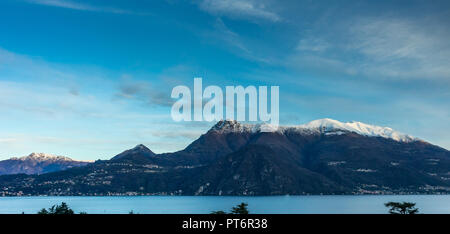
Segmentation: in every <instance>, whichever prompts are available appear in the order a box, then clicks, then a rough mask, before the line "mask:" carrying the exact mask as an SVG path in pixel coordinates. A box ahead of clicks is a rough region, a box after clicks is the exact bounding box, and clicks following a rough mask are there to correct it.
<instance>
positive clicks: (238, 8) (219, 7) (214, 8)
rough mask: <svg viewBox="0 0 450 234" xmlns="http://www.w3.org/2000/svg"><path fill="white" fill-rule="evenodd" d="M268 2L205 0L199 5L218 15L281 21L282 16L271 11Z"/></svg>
mask: <svg viewBox="0 0 450 234" xmlns="http://www.w3.org/2000/svg"><path fill="white" fill-rule="evenodd" d="M267 4H268V3H267V1H253V0H203V1H201V2H200V4H199V6H200V9H202V10H204V11H206V12H209V13H210V14H213V15H217V16H229V17H233V18H243V19H250V20H255V19H257V20H268V21H272V22H277V21H280V20H281V17H280V16H279V15H278V14H276V13H275V12H273V11H271V10H270V9H269V7H268V6H267Z"/></svg>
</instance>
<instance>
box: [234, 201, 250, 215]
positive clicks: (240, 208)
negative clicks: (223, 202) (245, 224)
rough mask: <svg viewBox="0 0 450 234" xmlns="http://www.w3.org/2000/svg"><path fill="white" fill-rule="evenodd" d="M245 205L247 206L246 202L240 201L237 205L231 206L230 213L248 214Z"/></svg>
mask: <svg viewBox="0 0 450 234" xmlns="http://www.w3.org/2000/svg"><path fill="white" fill-rule="evenodd" d="M247 206H248V204H247V203H244V202H242V203H241V204H239V205H237V206H235V207H233V208H232V209H231V213H232V214H248V213H249V211H248V209H247Z"/></svg>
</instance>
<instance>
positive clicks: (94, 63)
mask: <svg viewBox="0 0 450 234" xmlns="http://www.w3.org/2000/svg"><path fill="white" fill-rule="evenodd" d="M449 24H450V3H449V2H448V1H432V2H431V1H325V0H324V1H275V0H259V1H256V0H214V1H213V0H199V1H178V0H165V1H163V0H161V1H137V0H132V1H130V0H127V1H124V0H111V1H98V0H96V1H88V0H16V1H13V0H3V1H1V2H0V113H2V114H1V115H0V159H6V158H9V157H12V156H22V155H27V154H29V153H31V152H45V153H52V154H58V155H66V156H69V157H73V158H77V159H107V158H110V157H112V156H113V155H115V154H117V153H119V152H121V151H123V150H125V149H127V148H131V147H133V146H135V145H137V144H140V143H143V144H145V145H147V146H148V147H149V148H150V149H152V150H153V151H155V152H158V153H159V152H170V151H176V150H180V149H182V148H184V147H185V146H186V145H187V144H189V143H190V142H192V141H193V140H194V139H196V138H197V137H198V136H200V134H202V133H203V132H204V131H206V130H207V129H208V128H209V127H210V126H211V125H212V124H213V123H205V122H192V123H176V122H173V121H172V120H171V118H170V106H171V102H173V101H174V100H171V99H170V92H171V89H172V88H173V87H174V86H176V85H188V86H190V85H192V83H193V78H194V77H203V82H204V85H219V86H225V85H244V86H247V85H255V86H258V85H278V86H280V123H281V124H289V125H291V124H302V123H305V122H308V121H311V120H314V119H319V118H333V119H337V120H339V121H352V120H356V121H361V122H365V123H369V124H375V125H381V126H389V127H392V128H394V129H395V130H398V131H401V132H404V133H407V134H410V135H413V136H416V137H419V138H422V139H424V140H427V141H429V142H431V143H434V144H437V145H440V146H442V147H445V148H447V149H450V121H449V119H450V118H449V117H450V108H449V104H448V103H449V101H450V40H448V38H450V25H449Z"/></svg>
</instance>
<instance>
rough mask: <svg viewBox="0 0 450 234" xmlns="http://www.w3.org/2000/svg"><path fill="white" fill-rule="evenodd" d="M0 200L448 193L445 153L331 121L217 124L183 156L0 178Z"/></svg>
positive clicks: (147, 155)
mask: <svg viewBox="0 0 450 234" xmlns="http://www.w3.org/2000/svg"><path fill="white" fill-rule="evenodd" d="M0 189H1V190H0V191H1V192H0V195H154V194H158V195H283V194H292V195H293V194H393V193H394V194H402V193H433V194H435V193H449V192H450V152H449V151H447V150H445V149H443V148H440V147H438V146H435V145H432V144H429V143H427V142H425V141H422V140H420V139H417V138H414V137H411V136H408V135H406V134H402V133H399V132H396V131H394V130H392V129H390V128H385V127H378V126H373V125H367V124H363V123H360V122H350V123H341V122H338V121H335V120H331V119H323V120H316V121H312V122H310V123H308V124H305V125H299V126H292V127H279V128H276V129H275V128H274V127H273V126H269V125H245V124H240V123H238V122H236V121H220V122H218V123H217V124H216V125H215V126H213V127H212V128H211V129H210V130H209V131H208V132H206V133H205V134H204V135H202V136H201V137H200V138H199V139H197V140H196V141H194V142H192V143H191V144H190V145H189V146H188V147H186V148H185V149H184V150H181V151H178V152H175V153H166V154H154V153H153V152H152V151H151V150H150V149H148V148H147V147H145V146H143V145H139V146H137V147H135V148H133V149H131V150H127V151H125V152H123V153H121V154H119V155H117V156H115V157H113V158H112V159H111V160H104V161H97V162H95V163H93V164H89V165H87V166H84V167H77V168H71V169H68V170H65V171H59V172H53V173H47V174H42V175H14V176H0Z"/></svg>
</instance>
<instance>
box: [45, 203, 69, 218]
mask: <svg viewBox="0 0 450 234" xmlns="http://www.w3.org/2000/svg"><path fill="white" fill-rule="evenodd" d="M38 214H53V215H56V214H58V215H59V214H62V215H72V214H74V212H73V210H72V209H70V208H69V206H68V205H67V204H66V203H65V202H62V203H61V205H53V206H52V207H50V208H49V209H48V210H47V209H45V208H42V210H40V211H39V212H38Z"/></svg>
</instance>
